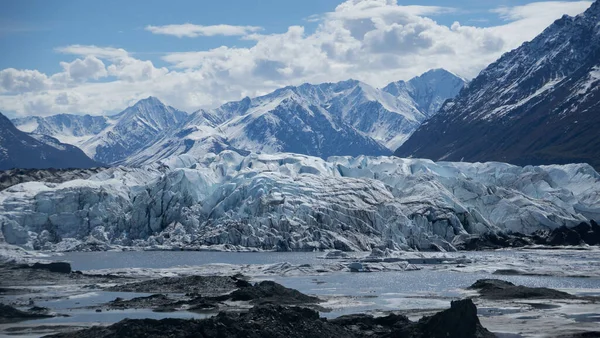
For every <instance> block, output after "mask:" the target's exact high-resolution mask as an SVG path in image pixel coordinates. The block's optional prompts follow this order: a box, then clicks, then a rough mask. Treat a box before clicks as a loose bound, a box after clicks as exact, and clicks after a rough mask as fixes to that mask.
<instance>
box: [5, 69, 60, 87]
mask: <svg viewBox="0 0 600 338" xmlns="http://www.w3.org/2000/svg"><path fill="white" fill-rule="evenodd" d="M48 86H49V79H48V76H46V74H43V73H40V72H38V71H37V70H28V69H26V70H18V69H14V68H7V69H3V70H1V71H0V92H10V93H21V92H29V91H39V90H44V89H46V88H48Z"/></svg>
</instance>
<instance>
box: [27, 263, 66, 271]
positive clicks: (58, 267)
mask: <svg viewBox="0 0 600 338" xmlns="http://www.w3.org/2000/svg"><path fill="white" fill-rule="evenodd" d="M31 268H32V269H41V270H48V271H50V272H59V273H71V264H69V263H67V262H51V263H34V264H33V265H32V266H31Z"/></svg>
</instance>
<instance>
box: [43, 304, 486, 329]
mask: <svg viewBox="0 0 600 338" xmlns="http://www.w3.org/2000/svg"><path fill="white" fill-rule="evenodd" d="M457 324H458V325H457ZM123 336H128V337H172V338H175V337H189V336H194V337H257V338H258V337H272V338H276V337H298V338H301V337H330V338H338V337H407V338H413V337H414V338H417V337H419V338H420V337H423V338H424V337H431V338H438V337H439V338H441V337H451V338H459V337H461V338H470V337H482V338H483V337H490V338H491V337H495V335H494V334H492V333H491V332H489V331H488V330H486V329H485V328H484V327H483V326H481V324H480V323H479V319H478V318H477V308H476V307H475V305H474V304H473V302H472V301H471V300H469V299H466V300H461V301H456V302H452V305H451V308H450V309H448V310H445V311H442V312H440V313H437V314H435V315H433V316H431V317H424V318H422V319H421V320H419V321H418V322H411V321H410V320H409V319H408V318H407V317H405V316H402V315H388V316H386V317H379V318H374V317H373V316H370V315H351V316H343V317H339V318H336V319H333V320H326V319H324V318H319V313H318V312H315V311H313V310H310V309H305V308H298V307H281V306H276V305H275V306H274V305H262V306H257V307H253V308H252V309H250V311H249V312H247V313H241V314H232V313H224V312H222V313H219V314H218V315H217V316H215V317H212V318H209V319H204V320H177V319H163V320H149V319H146V320H124V321H122V322H119V323H117V324H114V325H111V326H109V327H94V328H90V329H87V330H82V331H78V332H72V333H64V334H57V335H53V336H50V337H55V338H59V337H64V338H69V337H72V338H77V337H86V338H100V337H106V338H108V337H123Z"/></svg>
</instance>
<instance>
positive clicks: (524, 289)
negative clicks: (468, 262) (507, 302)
mask: <svg viewBox="0 0 600 338" xmlns="http://www.w3.org/2000/svg"><path fill="white" fill-rule="evenodd" d="M469 289H472V290H477V291H478V292H479V294H480V295H481V297H483V298H488V299H576V298H577V296H574V295H572V294H569V293H566V292H562V291H558V290H554V289H549V288H531V287H528V286H522V285H515V284H513V283H511V282H507V281H503V280H499V279H480V280H478V281H476V282H475V283H474V284H473V285H471V286H470V287H469Z"/></svg>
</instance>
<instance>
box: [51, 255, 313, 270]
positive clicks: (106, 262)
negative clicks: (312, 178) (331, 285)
mask: <svg viewBox="0 0 600 338" xmlns="http://www.w3.org/2000/svg"><path fill="white" fill-rule="evenodd" d="M322 255H323V253H322V252H214V251H123V252H121V251H107V252H67V253H65V254H63V255H60V256H55V257H52V259H56V260H66V261H69V262H70V263H71V267H72V268H73V269H74V270H81V271H85V270H99V269H119V268H155V269H160V268H171V267H174V266H181V265H190V266H194V265H203V264H211V263H225V264H273V263H279V262H289V263H292V264H304V263H310V262H315V261H316V260H317V259H318V258H317V257H318V256H322Z"/></svg>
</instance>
